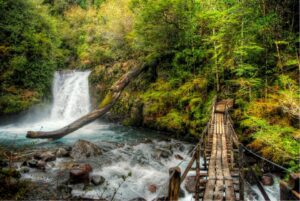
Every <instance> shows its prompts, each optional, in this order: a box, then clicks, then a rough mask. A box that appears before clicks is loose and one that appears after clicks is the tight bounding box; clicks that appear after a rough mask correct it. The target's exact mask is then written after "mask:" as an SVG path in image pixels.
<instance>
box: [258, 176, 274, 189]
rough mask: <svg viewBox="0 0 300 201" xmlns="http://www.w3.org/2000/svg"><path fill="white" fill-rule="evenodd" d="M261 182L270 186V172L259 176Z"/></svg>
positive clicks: (271, 182) (272, 182) (272, 180)
mask: <svg viewBox="0 0 300 201" xmlns="http://www.w3.org/2000/svg"><path fill="white" fill-rule="evenodd" d="M261 183H262V184H263V185H265V186H272V185H273V184H274V179H273V176H272V174H264V175H263V176H262V178H261Z"/></svg>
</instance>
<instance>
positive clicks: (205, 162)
mask: <svg viewBox="0 0 300 201" xmlns="http://www.w3.org/2000/svg"><path fill="white" fill-rule="evenodd" d="M207 136H208V135H207ZM206 140H207V138H204V142H203V144H204V153H203V158H204V169H205V170H207V159H206Z"/></svg>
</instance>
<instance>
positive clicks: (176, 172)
mask: <svg viewBox="0 0 300 201" xmlns="http://www.w3.org/2000/svg"><path fill="white" fill-rule="evenodd" d="M169 174H170V181H169V193H168V200H172V201H173V200H174V201H177V200H178V198H179V192H180V176H181V171H180V168H179V167H174V168H170V170H169Z"/></svg>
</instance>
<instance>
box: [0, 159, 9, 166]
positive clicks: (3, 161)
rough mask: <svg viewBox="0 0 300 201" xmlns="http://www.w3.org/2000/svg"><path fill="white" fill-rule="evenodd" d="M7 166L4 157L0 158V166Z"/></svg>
mask: <svg viewBox="0 0 300 201" xmlns="http://www.w3.org/2000/svg"><path fill="white" fill-rule="evenodd" d="M7 166H8V161H7V160H4V159H0V167H7Z"/></svg>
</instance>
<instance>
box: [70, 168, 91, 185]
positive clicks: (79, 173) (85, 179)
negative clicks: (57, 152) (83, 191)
mask: <svg viewBox="0 0 300 201" xmlns="http://www.w3.org/2000/svg"><path fill="white" fill-rule="evenodd" d="M92 171H93V168H92V166H91V165H90V164H75V165H74V166H73V168H72V169H71V170H70V183H74V184H76V183H85V184H88V183H89V182H90V172H92Z"/></svg>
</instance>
